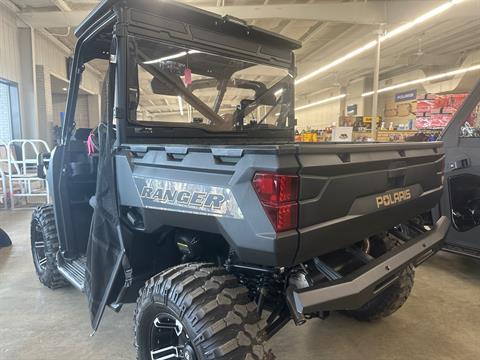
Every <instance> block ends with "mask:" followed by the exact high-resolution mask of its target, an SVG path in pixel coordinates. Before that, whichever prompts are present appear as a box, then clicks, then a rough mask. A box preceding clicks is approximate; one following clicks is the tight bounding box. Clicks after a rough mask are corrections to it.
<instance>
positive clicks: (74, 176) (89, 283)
mask: <svg viewBox="0 0 480 360" xmlns="http://www.w3.org/2000/svg"><path fill="white" fill-rule="evenodd" d="M76 35H77V37H78V43H77V45H76V49H75V55H74V59H73V65H72V71H71V82H70V88H69V92H68V103H67V110H66V117H65V122H64V124H63V134H62V141H61V144H60V145H59V146H57V147H56V148H55V149H54V151H53V152H52V154H51V156H50V160H49V162H48V169H47V175H46V176H47V178H48V183H49V186H51V190H52V191H51V194H53V204H52V205H45V206H42V207H40V208H39V209H37V210H36V211H35V213H34V214H33V219H32V226H31V234H32V252H33V259H34V263H35V267H36V271H37V273H38V276H39V278H40V281H41V282H42V283H43V284H44V285H46V286H47V287H49V288H58V287H61V286H64V285H67V284H68V283H71V284H73V285H74V286H76V287H77V288H79V289H80V290H82V291H84V292H85V293H86V296H87V297H88V301H89V308H90V313H91V320H92V327H93V328H94V330H96V329H97V327H98V325H99V322H100V319H101V317H102V314H103V312H104V308H105V307H106V306H109V307H111V308H112V309H113V310H116V311H119V310H120V308H121V307H122V304H125V303H131V302H135V301H136V303H137V307H136V311H135V347H136V351H137V357H138V359H142V360H144V359H187V360H192V359H197V360H202V359H233V360H236V359H264V358H270V357H271V356H272V355H271V354H272V353H271V352H266V351H265V350H264V347H263V343H264V341H265V340H266V339H268V338H270V337H271V336H273V335H274V334H275V333H276V332H278V331H279V330H280V329H281V328H282V327H283V326H284V325H285V324H287V323H288V322H289V321H290V320H292V319H293V321H294V322H295V324H297V325H301V324H303V323H305V321H306V320H307V319H311V318H317V317H318V318H325V317H326V316H327V315H328V314H329V312H331V311H337V310H339V311H344V312H345V313H346V314H349V315H351V316H353V317H355V318H358V319H360V320H374V319H378V318H381V317H384V316H387V315H390V314H392V313H393V312H394V311H396V310H397V309H398V308H399V307H400V306H401V305H402V304H403V303H404V302H405V301H406V299H407V297H408V295H409V293H410V290H411V289H412V286H413V280H414V267H415V266H417V265H418V264H420V263H421V262H422V261H424V260H426V259H427V258H428V257H430V256H431V255H432V254H434V253H435V252H436V251H437V250H438V249H439V248H440V246H441V244H442V240H443V238H444V237H445V234H446V232H447V229H448V227H449V222H448V220H447V219H446V218H444V217H442V218H440V219H439V220H438V222H436V223H430V224H428V225H429V226H427V225H425V224H424V223H422V225H419V223H420V221H419V220H418V218H419V217H420V216H421V214H423V213H425V212H428V211H429V210H430V209H432V208H433V207H434V206H435V205H436V203H437V202H438V201H439V199H440V196H441V194H442V190H443V184H442V178H443V167H444V153H443V151H442V145H441V143H438V142H437V143H405V144H344V143H342V144H334V143H332V144H295V143H294V126H295V114H294V79H295V62H294V55H293V51H294V50H295V49H298V48H299V47H300V44H299V43H297V42H296V41H293V40H290V39H287V38H284V37H282V36H278V35H275V34H272V33H270V32H267V31H264V30H261V29H259V28H256V27H252V26H247V25H246V24H245V23H243V22H242V21H241V20H238V19H234V18H230V17H220V16H217V15H214V14H211V13H208V12H204V11H201V10H198V9H195V8H192V7H189V6H186V5H183V4H179V3H175V2H171V1H147V0H136V1H133V0H127V1H118V0H106V1H103V2H102V3H101V4H100V5H99V6H98V7H97V8H96V9H95V10H94V11H93V12H92V13H91V14H90V15H89V16H88V18H87V19H86V20H85V21H84V22H83V23H82V24H81V25H80V27H79V28H78V29H77V30H76ZM89 61H96V62H101V61H103V62H104V63H105V64H106V66H105V68H106V72H107V76H106V81H105V86H104V87H105V90H106V95H105V96H104V99H105V100H106V101H105V106H104V110H105V111H104V117H103V119H102V122H101V124H100V125H99V126H98V128H96V129H93V130H91V129H76V128H75V106H76V98H77V95H78V91H79V84H80V81H81V74H82V71H83V69H84V65H85V64H86V63H88V62H89ZM184 104H186V108H185V106H184ZM172 108H173V109H174V110H173V111H172ZM46 157H47V155H44V156H43V157H42V159H40V162H41V163H42V161H43V160H44V159H45V163H47V161H46ZM42 169H43V167H42V166H40V167H39V172H40V173H42V171H43V170H42Z"/></svg>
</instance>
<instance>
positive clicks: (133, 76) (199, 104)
mask: <svg viewBox="0 0 480 360" xmlns="http://www.w3.org/2000/svg"><path fill="white" fill-rule="evenodd" d="M129 59H130V64H129V67H128V71H129V73H128V79H129V80H128V82H129V84H128V88H129V121H130V122H131V123H135V124H146V125H148V126H168V127H195V128H202V129H205V130H208V131H213V132H215V131H217V132H218V131H223V132H225V131H228V132H234V131H240V130H244V129H252V128H267V129H285V128H291V127H293V126H294V112H293V108H292V104H293V102H292V101H291V97H292V96H293V77H292V76H291V75H289V73H288V70H287V69H282V68H276V67H272V66H266V65H258V64H255V63H250V62H245V61H240V60H236V59H231V58H228V57H223V56H218V55H214V54H210V53H205V52H202V51H198V50H195V49H185V48H179V47H175V46H171V45H167V44H164V43H161V42H157V41H152V40H149V39H143V38H135V39H132V40H131V43H130V52H129Z"/></svg>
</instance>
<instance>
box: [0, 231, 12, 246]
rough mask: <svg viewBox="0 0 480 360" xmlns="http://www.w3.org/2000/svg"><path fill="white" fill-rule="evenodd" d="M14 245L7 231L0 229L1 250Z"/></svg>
mask: <svg viewBox="0 0 480 360" xmlns="http://www.w3.org/2000/svg"><path fill="white" fill-rule="evenodd" d="M10 245H12V240H10V237H9V236H8V235H7V233H6V232H5V231H3V230H2V229H0V248H1V247H7V246H10Z"/></svg>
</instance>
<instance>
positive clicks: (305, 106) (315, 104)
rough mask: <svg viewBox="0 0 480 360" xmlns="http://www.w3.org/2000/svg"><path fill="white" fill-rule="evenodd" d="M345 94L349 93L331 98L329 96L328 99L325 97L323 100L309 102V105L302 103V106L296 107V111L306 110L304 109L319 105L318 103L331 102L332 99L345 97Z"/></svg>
mask: <svg viewBox="0 0 480 360" xmlns="http://www.w3.org/2000/svg"><path fill="white" fill-rule="evenodd" d="M345 96H347V94H341V95H338V96H333V97H330V98H328V99H323V100H320V101H315V102H313V103H310V104H307V105H302V106H299V107H296V108H295V111H298V110H304V109H308V108H311V107H314V106H317V105H322V104H326V103H328V102H331V101H335V100H339V99H343V98H344V97H345Z"/></svg>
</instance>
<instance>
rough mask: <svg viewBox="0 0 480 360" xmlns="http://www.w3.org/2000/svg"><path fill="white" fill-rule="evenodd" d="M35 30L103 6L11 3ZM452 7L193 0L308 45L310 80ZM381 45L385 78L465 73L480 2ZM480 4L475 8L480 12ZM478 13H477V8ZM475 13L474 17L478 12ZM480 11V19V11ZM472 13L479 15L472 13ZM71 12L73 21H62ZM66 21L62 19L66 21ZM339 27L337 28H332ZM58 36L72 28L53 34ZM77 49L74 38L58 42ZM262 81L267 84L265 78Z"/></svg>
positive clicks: (377, 0)
mask: <svg viewBox="0 0 480 360" xmlns="http://www.w3.org/2000/svg"><path fill="white" fill-rule="evenodd" d="M11 1H12V2H14V3H15V4H16V5H17V6H18V7H20V8H21V9H22V10H21V13H24V14H25V16H26V17H28V18H29V19H30V20H31V21H32V22H33V23H35V22H36V21H37V23H38V24H39V25H40V24H44V25H45V23H46V20H45V19H46V18H47V19H51V20H50V21H49V22H48V24H53V25H65V24H70V23H74V22H76V21H78V19H80V18H81V17H83V16H84V14H85V13H86V11H89V10H90V9H92V8H93V6H94V5H96V4H97V3H98V1H96V0H66V1H65V0H11ZM445 1H446V0H294V1H288V0H186V1H185V2H187V3H190V4H192V5H195V6H199V7H203V8H208V9H210V10H214V11H216V12H218V13H223V12H233V13H234V14H235V15H238V14H243V16H244V17H247V18H248V22H249V23H250V24H254V25H255V26H259V27H262V28H265V29H268V30H270V31H274V32H277V33H280V34H282V35H285V36H289V37H292V38H295V39H297V40H301V41H302V42H303V47H302V48H301V49H300V50H298V51H297V52H296V58H297V65H298V73H299V75H300V76H301V75H303V74H306V73H308V72H310V71H312V70H315V69H317V68H319V67H321V66H322V65H325V64H327V63H329V62H331V61H332V60H335V59H336V58H338V57H340V56H342V55H345V53H347V52H348V51H351V50H353V49H356V48H357V47H359V46H362V45H364V44H365V43H367V42H369V41H371V40H373V39H374V38H375V31H376V30H377V29H378V27H379V25H378V24H377V23H376V22H378V21H381V22H386V24H385V25H384V27H385V28H386V29H391V28H393V27H395V26H398V25H400V24H401V23H402V22H404V21H407V20H411V19H412V17H414V16H419V15H420V14H422V13H424V12H425V11H427V10H429V9H432V8H433V7H435V6H438V5H440V4H442V3H445ZM467 2H469V3H470V4H469V5H464V4H461V5H458V6H455V7H453V8H451V9H450V10H449V11H448V12H447V13H445V14H443V15H440V16H438V17H436V18H434V19H432V20H430V21H428V22H426V23H424V24H423V25H421V26H418V27H415V28H414V29H413V30H411V31H408V32H406V33H405V34H403V35H400V36H398V37H397V38H394V39H392V40H389V41H387V42H385V43H384V44H383V45H382V57H381V59H382V62H381V77H382V78H386V77H390V76H392V75H396V74H399V73H402V72H406V71H409V70H415V69H424V70H426V72H429V73H436V72H441V71H443V70H445V69H452V68H455V67H457V66H459V65H460V64H461V63H462V60H463V59H464V58H465V57H466V56H467V55H468V53H469V52H471V51H474V50H478V49H480V40H479V39H480V16H479V15H480V0H469V1H468V0H467V1H466V3H467ZM475 4H476V5H475ZM475 6H477V7H475ZM472 9H473V10H472ZM476 10H478V12H476V13H475V11H476ZM472 11H473V12H472ZM65 13H66V14H67V15H68V16H63V15H65ZM60 15H62V16H60ZM332 20H334V21H332ZM48 30H49V31H50V32H52V33H53V34H57V35H64V34H67V33H68V28H67V27H63V26H61V27H54V28H51V27H49V28H48ZM58 39H59V40H60V41H62V42H63V43H65V44H66V45H67V46H69V47H70V48H73V45H74V41H75V39H74V37H73V35H71V32H70V35H68V36H58ZM373 53H374V51H373V50H371V51H368V52H367V53H366V54H365V55H364V56H359V57H356V58H355V59H352V60H349V61H347V62H345V63H343V64H342V65H339V66H337V67H335V68H333V69H331V70H329V71H327V72H325V73H323V74H321V75H320V76H318V77H317V78H315V79H313V80H310V81H307V82H305V83H303V84H301V85H299V86H298V88H297V95H298V96H299V97H307V96H309V95H311V94H313V93H318V92H320V91H323V90H326V89H335V88H337V87H338V86H340V85H347V84H348V83H349V82H350V81H353V80H356V79H358V78H361V77H369V76H371V75H372V72H373V63H374V60H373V58H374V54H373ZM259 79H261V77H260V78H259Z"/></svg>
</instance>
